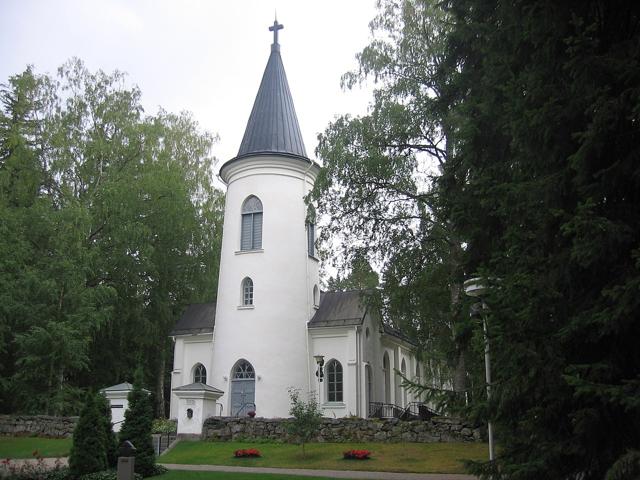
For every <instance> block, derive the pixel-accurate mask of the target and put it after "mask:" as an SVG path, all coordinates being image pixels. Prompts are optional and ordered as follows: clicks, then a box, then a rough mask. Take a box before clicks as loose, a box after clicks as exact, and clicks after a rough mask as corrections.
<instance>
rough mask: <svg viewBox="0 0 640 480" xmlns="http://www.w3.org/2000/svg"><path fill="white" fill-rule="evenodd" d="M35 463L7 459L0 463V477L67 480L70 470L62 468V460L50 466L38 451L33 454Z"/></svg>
mask: <svg viewBox="0 0 640 480" xmlns="http://www.w3.org/2000/svg"><path fill="white" fill-rule="evenodd" d="M32 455H33V457H34V459H35V460H36V461H35V462H21V461H18V462H15V463H14V462H12V461H11V459H9V458H6V459H4V460H2V461H1V462H0V477H6V478H8V479H9V480H49V479H57V478H66V476H67V474H68V469H67V468H65V467H63V466H62V463H61V461H60V459H59V458H58V459H57V460H56V461H55V464H54V465H48V464H47V463H45V461H44V459H43V458H42V456H41V455H40V452H38V450H34V452H33V453H32Z"/></svg>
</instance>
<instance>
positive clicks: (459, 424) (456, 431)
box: [202, 417, 481, 443]
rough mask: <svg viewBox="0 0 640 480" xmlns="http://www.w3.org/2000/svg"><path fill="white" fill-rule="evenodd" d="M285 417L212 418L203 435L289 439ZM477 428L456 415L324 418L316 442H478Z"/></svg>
mask: <svg viewBox="0 0 640 480" xmlns="http://www.w3.org/2000/svg"><path fill="white" fill-rule="evenodd" d="M288 422H290V420H288V419H279V418H278V419H269V418H236V417H211V418H208V419H207V420H205V422H204V426H203V429H202V432H203V433H202V438H204V439H207V440H213V441H230V440H240V441H242V440H249V441H251V440H276V441H277V440H280V441H287V440H289V433H288V431H287V423H288ZM480 440H481V433H480V429H479V428H476V427H474V426H473V425H471V424H468V423H465V422H464V421H462V420H460V419H457V418H447V417H434V418H433V419H431V420H428V421H420V420H416V421H401V420H398V419H395V418H392V419H387V420H378V419H363V418H338V419H324V420H323V422H322V426H321V428H320V431H319V433H318V435H317V437H316V438H315V441H317V442H354V441H359V442H387V443H397V442H419V443H435V442H479V441H480Z"/></svg>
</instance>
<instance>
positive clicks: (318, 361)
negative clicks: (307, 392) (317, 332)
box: [313, 355, 324, 405]
mask: <svg viewBox="0 0 640 480" xmlns="http://www.w3.org/2000/svg"><path fill="white" fill-rule="evenodd" d="M313 358H314V360H315V361H316V365H317V366H318V368H317V369H316V377H318V405H320V404H321V403H322V398H321V396H320V392H321V390H320V386H321V385H320V384H321V383H322V379H323V378H324V372H323V371H322V367H323V366H324V355H314V356H313Z"/></svg>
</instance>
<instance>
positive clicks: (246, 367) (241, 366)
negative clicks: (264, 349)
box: [233, 360, 256, 379]
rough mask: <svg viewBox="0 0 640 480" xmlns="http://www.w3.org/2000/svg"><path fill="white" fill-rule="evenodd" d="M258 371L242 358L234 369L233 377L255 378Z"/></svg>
mask: <svg viewBox="0 0 640 480" xmlns="http://www.w3.org/2000/svg"><path fill="white" fill-rule="evenodd" d="M255 376H256V372H255V371H254V370H253V367H252V366H251V364H250V363H249V362H247V361H246V360H242V361H241V362H239V363H238V364H237V365H236V368H234V369H233V378H239V379H248V378H255Z"/></svg>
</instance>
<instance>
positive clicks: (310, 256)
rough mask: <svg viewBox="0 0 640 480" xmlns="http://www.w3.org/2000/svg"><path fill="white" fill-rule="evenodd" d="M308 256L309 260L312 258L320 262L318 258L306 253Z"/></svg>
mask: <svg viewBox="0 0 640 480" xmlns="http://www.w3.org/2000/svg"><path fill="white" fill-rule="evenodd" d="M307 256H308V257H309V260H313V261H314V262H318V263H319V262H320V259H319V258H318V257H316V256H314V255H307Z"/></svg>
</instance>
